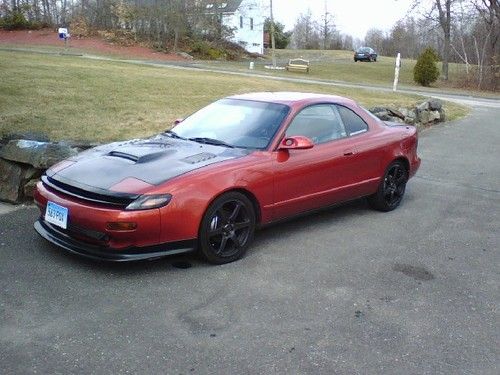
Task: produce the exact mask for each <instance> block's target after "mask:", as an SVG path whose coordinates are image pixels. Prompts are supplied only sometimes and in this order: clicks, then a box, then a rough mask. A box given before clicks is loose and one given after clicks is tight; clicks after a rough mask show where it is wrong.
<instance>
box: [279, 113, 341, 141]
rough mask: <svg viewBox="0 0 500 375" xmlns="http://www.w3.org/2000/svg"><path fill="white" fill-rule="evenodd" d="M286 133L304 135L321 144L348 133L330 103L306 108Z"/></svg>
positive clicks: (296, 117)
mask: <svg viewBox="0 0 500 375" xmlns="http://www.w3.org/2000/svg"><path fill="white" fill-rule="evenodd" d="M286 135H287V137H291V136H294V135H302V136H305V137H308V138H310V139H311V140H312V141H313V142H314V143H315V144H320V143H325V142H329V141H332V140H334V139H339V138H343V137H345V136H347V133H346V131H345V129H344V126H343V125H342V121H341V120H340V117H339V115H338V114H337V113H336V111H335V108H334V107H333V106H331V105H329V104H319V105H312V106H310V107H307V108H304V109H303V110H302V111H301V112H300V113H299V114H298V115H297V116H295V118H294V119H293V121H292V123H291V124H290V126H289V127H288V129H287V132H286Z"/></svg>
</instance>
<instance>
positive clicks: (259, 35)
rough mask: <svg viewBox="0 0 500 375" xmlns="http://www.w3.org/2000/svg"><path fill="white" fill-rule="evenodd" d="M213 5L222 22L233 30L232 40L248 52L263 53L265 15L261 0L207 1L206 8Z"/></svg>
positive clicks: (209, 8) (208, 8)
mask: <svg viewBox="0 0 500 375" xmlns="http://www.w3.org/2000/svg"><path fill="white" fill-rule="evenodd" d="M213 7H218V9H217V10H216V11H217V12H218V13H219V14H221V16H222V24H223V25H224V26H227V27H229V28H232V29H234V30H235V31H234V36H233V38H232V41H233V42H235V43H238V44H239V45H241V46H242V47H243V48H245V49H246V50H247V51H248V52H252V53H260V54H263V53H264V20H265V17H264V11H263V7H262V1H261V0H222V1H214V2H213V3H210V1H208V4H207V10H208V11H210V10H211V8H213ZM214 10H215V9H214Z"/></svg>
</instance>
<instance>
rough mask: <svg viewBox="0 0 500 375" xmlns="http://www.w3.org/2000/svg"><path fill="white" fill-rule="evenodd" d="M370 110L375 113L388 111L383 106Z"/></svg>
mask: <svg viewBox="0 0 500 375" xmlns="http://www.w3.org/2000/svg"><path fill="white" fill-rule="evenodd" d="M369 111H370V112H371V113H373V114H376V113H380V112H387V110H386V109H385V108H383V107H373V108H370V109H369Z"/></svg>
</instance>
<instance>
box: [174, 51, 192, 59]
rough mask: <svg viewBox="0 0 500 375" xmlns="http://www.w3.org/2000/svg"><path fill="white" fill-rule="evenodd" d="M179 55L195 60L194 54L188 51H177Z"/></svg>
mask: <svg viewBox="0 0 500 375" xmlns="http://www.w3.org/2000/svg"><path fill="white" fill-rule="evenodd" d="M177 55H179V56H181V57H184V58H185V59H187V60H193V56H191V55H190V54H189V53H186V52H177Z"/></svg>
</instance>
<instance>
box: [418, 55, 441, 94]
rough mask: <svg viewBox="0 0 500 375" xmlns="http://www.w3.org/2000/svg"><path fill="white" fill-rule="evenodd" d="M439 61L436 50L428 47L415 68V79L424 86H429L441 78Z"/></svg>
mask: <svg viewBox="0 0 500 375" xmlns="http://www.w3.org/2000/svg"><path fill="white" fill-rule="evenodd" d="M437 61H439V58H438V55H437V53H436V51H434V50H433V49H432V48H430V47H429V48H427V49H426V50H425V51H424V52H423V53H422V54H421V55H420V56H419V57H418V59H417V63H416V64H415V68H413V80H414V81H415V82H417V83H419V84H421V85H422V86H429V85H430V84H431V83H433V82H435V81H436V80H437V79H438V78H439V69H438V67H437V64H436V62H437Z"/></svg>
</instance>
